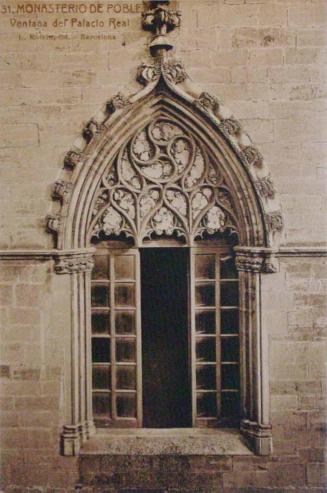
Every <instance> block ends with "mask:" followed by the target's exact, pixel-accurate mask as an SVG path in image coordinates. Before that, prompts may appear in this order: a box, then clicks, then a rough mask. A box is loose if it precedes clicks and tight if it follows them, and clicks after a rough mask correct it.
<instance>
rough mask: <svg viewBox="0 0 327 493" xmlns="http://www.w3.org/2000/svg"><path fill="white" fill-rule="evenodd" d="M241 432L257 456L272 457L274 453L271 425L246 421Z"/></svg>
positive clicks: (242, 423) (242, 424) (243, 422)
mask: <svg viewBox="0 0 327 493" xmlns="http://www.w3.org/2000/svg"><path fill="white" fill-rule="evenodd" d="M241 432H242V434H243V435H244V437H245V438H246V439H247V441H248V443H249V445H250V447H251V450H253V452H254V453H255V454H256V455H271V454H272V451H273V446H272V434H271V426H270V425H260V424H258V423H255V422H253V421H249V420H247V419H244V420H243V421H242V422H241Z"/></svg>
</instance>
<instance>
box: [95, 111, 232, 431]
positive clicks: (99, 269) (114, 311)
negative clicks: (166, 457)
mask: <svg viewBox="0 0 327 493" xmlns="http://www.w3.org/2000/svg"><path fill="white" fill-rule="evenodd" d="M236 224H237V219H236V214H235V213H234V211H233V203H232V199H231V197H230V195H229V192H228V188H227V186H226V184H225V182H224V180H223V178H222V176H221V173H220V170H219V163H217V162H215V161H214V160H212V159H210V157H209V155H208V154H207V153H206V152H205V151H204V149H203V147H202V146H201V145H200V143H199V142H197V140H196V139H195V138H194V137H193V136H192V134H191V133H190V132H188V131H186V130H185V129H184V128H183V127H182V126H181V125H180V124H177V123H176V122H174V121H173V120H171V119H170V120H169V119H168V118H158V119H156V120H154V121H153V122H151V123H150V124H148V125H147V126H146V127H145V128H144V129H142V130H141V131H139V132H138V133H137V134H136V135H135V137H133V138H132V139H131V140H130V141H129V142H128V143H127V144H126V145H125V146H123V148H122V149H121V150H120V152H119V154H118V156H117V157H116V159H115V160H114V163H113V165H111V166H110V167H109V168H108V170H107V172H106V173H105V174H104V177H103V179H102V182H101V184H100V186H99V187H98V190H97V193H96V197H95V199H94V210H93V218H92V220H91V227H90V231H91V238H92V241H93V242H94V243H95V244H97V250H96V255H95V267H94V270H93V274H92V287H91V289H92V296H91V301H92V375H93V384H92V385H93V388H92V395H93V412H94V417H95V421H96V424H98V426H117V427H121V426H123V427H126V426H130V427H135V426H149V427H150V426H152V427H178V426H181V427H187V426H200V427H203V426H217V425H219V424H220V423H224V422H226V421H227V422H232V421H233V419H234V420H235V419H237V418H238V417H239V409H240V384H239V382H240V377H239V366H240V365H239V327H238V326H239V322H238V320H239V316H238V306H239V303H238V275H237V271H236V269H235V265H234V260H233V253H232V249H231V248H230V247H229V246H228V241H229V242H230V244H232V243H233V242H234V243H235V238H234V237H235V231H236ZM123 237H125V238H126V239H128V240H129V242H130V243H131V244H133V245H134V248H125V250H124V249H123V248H121V249H117V248H116V249H115V248H114V247H113V246H112V245H114V244H115V241H114V239H115V238H116V239H117V238H120V240H122V238H123ZM211 237H212V238H213V242H211V241H210V238H211ZM108 240H109V241H108ZM121 243H122V241H121ZM224 243H226V244H225V245H224ZM110 245H111V248H110ZM135 245H138V246H139V249H136V248H135ZM154 245H155V246H156V248H153V246H154ZM168 245H170V247H171V248H167V247H168ZM151 247H152V248H151ZM162 247H166V248H162ZM177 247H184V248H177ZM183 265H184V267H182V266H183ZM169 273H170V276H169ZM177 287H178V288H177ZM142 374H143V379H142ZM151 381H152V382H151ZM143 382H144V385H143ZM158 403H160V405H158Z"/></svg>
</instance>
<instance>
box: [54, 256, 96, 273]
mask: <svg viewBox="0 0 327 493" xmlns="http://www.w3.org/2000/svg"><path fill="white" fill-rule="evenodd" d="M93 266H94V260H93V256H92V255H91V254H76V255H75V256H74V255H61V256H57V257H55V271H56V273H57V274H74V273H77V272H89V271H91V270H92V269H93Z"/></svg>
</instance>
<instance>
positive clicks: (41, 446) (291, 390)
mask: <svg viewBox="0 0 327 493" xmlns="http://www.w3.org/2000/svg"><path fill="white" fill-rule="evenodd" d="M134 4H137V3H136V2H134V3H133V5H134ZM6 5H11V6H12V8H14V6H15V5H17V4H16V3H15V2H13V1H10V2H9V1H8V2H7V3H6ZM117 5H118V4H117ZM180 8H181V10H182V28H181V30H179V31H178V32H177V33H176V32H175V33H173V34H172V38H173V39H174V40H175V41H176V44H177V46H178V48H177V52H178V53H177V54H178V56H180V57H181V58H182V59H183V60H184V62H185V65H186V68H187V71H188V73H189V75H190V76H191V77H192V79H193V80H194V81H195V82H198V83H199V84H201V85H202V87H203V90H206V91H208V92H210V93H213V94H215V95H217V96H218V98H222V99H224V101H225V102H226V104H227V105H228V106H229V107H230V108H231V109H232V110H233V112H234V113H235V116H236V117H237V118H238V119H239V120H241V122H242V124H243V125H244V127H245V128H246V129H247V130H248V131H249V133H250V135H251V137H252V139H253V140H254V142H255V143H256V144H257V145H258V147H259V149H260V151H261V152H262V154H263V155H264V157H265V160H266V161H267V163H268V164H269V166H270V168H271V171H272V174H273V178H274V181H275V183H276V187H277V189H278V191H279V192H280V195H281V202H282V207H283V213H284V217H285V223H286V231H285V240H284V243H285V246H287V247H290V246H292V247H301V248H302V250H300V253H298V254H297V255H294V253H293V254H291V253H289V250H285V252H284V253H283V255H282V256H281V257H280V271H279V273H278V274H273V275H270V276H265V277H264V278H263V304H264V307H265V310H264V318H265V325H266V326H267V327H269V334H268V336H269V349H270V376H271V387H270V388H271V412H272V423H273V438H274V453H273V456H271V457H266V458H264V457H246V458H240V457H239V458H237V457H234V458H231V457H225V458H221V459H220V460H218V459H217V458H213V459H211V461H210V459H207V460H205V459H203V458H198V460H195V459H194V458H193V459H192V460H190V459H188V458H175V459H174V458H171V459H169V460H166V462H165V461H164V460H162V461H161V462H160V460H159V459H153V460H152V461H151V460H150V459H144V460H143V462H142V460H134V462H133V461H128V460H127V458H125V459H124V460H125V462H124V463H123V466H124V467H125V466H126V464H129V467H130V475H129V477H128V478H127V479H126V478H125V479H124V480H121V481H119V480H116V482H113V483H112V484H113V485H114V484H116V486H117V487H116V486H115V487H114V486H112V488H111V489H110V487H109V486H108V485H107V490H108V492H112V493H113V492H115V493H116V491H118V490H119V489H120V490H121V491H124V492H125V493H127V492H133V493H134V491H135V492H136V491H139V492H141V491H145V490H146V491H149V492H150V491H153V492H154V491H158V492H159V491H160V492H161V491H165V490H167V489H169V490H170V491H174V492H175V493H177V492H180V491H181V492H189V493H191V492H193V493H195V492H200V491H204V492H205V493H214V492H216V491H217V492H218V491H230V492H231V493H232V492H242V493H243V492H244V491H252V492H257V491H262V492H264V491H273V492H276V493H277V492H281V491H296V492H299V493H301V492H302V491H303V492H304V491H307V492H311V491H312V492H323V491H325V488H326V485H327V477H326V467H325V464H324V448H325V443H326V442H325V439H326V422H325V416H326V402H325V396H326V356H325V355H326V354H327V344H326V341H327V333H326V320H327V306H326V284H327V259H326V258H323V255H325V256H326V249H323V248H322V247H323V246H324V245H325V244H326V235H327V220H326V217H327V215H326V204H327V200H326V183H327V167H326V156H327V147H326V140H327V138H326V132H325V129H326V127H327V114H326V108H327V104H326V101H327V88H326V85H324V79H325V77H324V76H325V74H326V68H325V64H326V62H327V57H326V53H327V52H326V38H327V35H326V25H327V8H326V2H325V1H315V0H312V1H306V0H225V1H223V0H215V1H210V0H201V2H198V1H196V0H183V1H181V2H180ZM67 17H68V18H70V17H73V16H72V15H68V16H67V15H65V14H60V15H53V14H47V15H45V14H44V15H42V14H39V15H38V16H36V15H34V16H33V15H31V14H27V13H26V14H21V13H20V14H18V15H13V14H9V13H2V14H1V15H0V32H1V34H0V36H1V40H2V43H1V55H0V78H1V89H0V102H1V116H2V121H3V124H2V126H1V133H2V138H1V139H0V156H1V159H0V166H1V183H2V191H1V211H2V219H1V230H0V231H1V232H0V242H1V244H0V247H1V248H2V249H4V250H13V249H14V250H30V251H31V250H46V249H49V248H52V247H53V246H54V245H53V240H52V237H51V236H50V235H48V234H47V233H46V232H45V216H46V214H47V213H48V212H49V211H50V210H51V209H52V207H53V205H52V200H51V187H52V184H53V182H54V181H55V180H56V178H57V177H58V174H59V171H60V170H61V168H62V165H63V159H64V156H65V154H66V152H67V150H69V149H70V147H71V145H72V143H73V142H74V140H75V138H76V137H77V136H78V135H80V133H81V130H82V129H83V127H84V125H85V123H86V122H87V121H88V120H89V119H90V117H92V116H93V115H94V114H95V113H96V112H97V111H98V110H99V108H100V107H102V105H103V104H104V103H105V102H106V101H107V100H108V99H110V97H111V96H113V95H114V94H116V93H117V92H119V91H120V92H123V93H125V94H130V93H131V92H133V91H136V90H137V89H138V87H139V86H138V84H137V82H136V81H135V73H136V69H137V67H138V65H139V64H140V63H141V62H142V61H144V60H145V59H146V57H147V42H148V39H149V36H148V34H147V33H145V32H143V31H142V30H141V29H140V14H139V13H135V14H131V13H122V14H118V13H112V12H111V13H110V17H111V18H113V19H115V20H116V21H119V20H121V21H123V22H125V21H127V20H128V21H129V22H128V25H127V26H126V27H125V26H124V25H120V26H118V24H117V22H116V24H114V23H112V25H111V27H110V29H108V30H106V29H103V30H101V29H100V30H99V29H87V28H79V27H76V26H74V27H73V28H69V29H66V30H65V29H58V28H54V27H51V25H50V24H51V23H52V22H53V20H54V19H56V18H57V19H58V20H63V19H65V18H67ZM80 17H81V16H80ZM95 17H99V16H95ZM13 18H15V19H16V24H15V26H13V25H11V23H10V19H13ZM82 18H83V19H85V20H87V19H89V20H92V19H93V18H94V17H92V15H91V14H90V15H83V16H82ZM100 18H101V16H100ZM29 20H32V21H37V20H44V21H46V22H48V27H47V28H43V29H41V30H40V29H39V30H38V29H36V28H35V27H21V28H19V27H17V26H18V21H19V22H21V21H29ZM114 25H115V26H116V27H114ZM102 32H103V34H106V35H108V33H109V34H110V35H111V36H112V39H106V40H101V39H96V40H94V39H81V34H91V35H98V34H99V33H102ZM42 34H43V35H46V34H53V35H54V36H57V38H52V39H46V37H45V36H42ZM59 34H61V38H60V36H59ZM66 34H67V36H66ZM43 38H45V39H43ZM318 247H321V248H320V249H319V248H318ZM312 248H315V250H314V251H313V253H310V249H312ZM287 251H288V253H287ZM311 251H312V250H311ZM301 252H302V253H301ZM2 257H3V256H2ZM68 282H69V280H68V279H67V278H66V277H65V276H56V275H55V274H54V273H53V263H52V260H51V259H50V258H48V259H46V258H44V257H42V258H41V257H40V258H38V257H37V255H33V253H32V252H31V253H30V255H29V257H28V258H26V256H25V257H24V256H21V254H16V256H13V257H11V258H10V259H8V258H2V260H1V274H0V304H1V309H0V310H1V322H2V328H1V350H0V351H1V355H0V356H1V359H0V364H1V367H0V370H1V373H0V385H1V387H0V389H1V392H0V394H1V397H0V403H1V424H2V430H1V446H2V453H1V458H2V463H3V465H2V471H1V472H2V479H1V480H2V482H3V489H4V491H5V492H6V493H7V492H8V493H14V492H15V493H22V492H29V493H32V492H33V493H36V492H38V493H41V492H42V493H44V492H47V493H50V492H56V493H66V492H68V491H74V488H75V485H77V484H79V482H80V480H81V477H80V475H79V469H78V467H79V466H78V459H76V458H69V457H62V456H60V454H59V433H60V431H61V426H62V424H63V422H64V415H65V413H66V409H65V402H66V399H64V396H65V393H66V392H67V389H66V388H65V385H64V382H65V381H67V379H65V375H64V372H65V368H66V367H67V362H69V360H70V351H69V340H70V334H69V333H68V332H69V331H68V330H67V327H69V317H70V314H69V312H70V305H69V300H67V297H66V296H65V292H67V289H69V288H68V284H67V283H68ZM156 461H157V462H156ZM93 466H94V469H92V467H93ZM93 466H92V465H91V466H90V464H89V465H84V466H82V472H83V467H86V468H89V469H90V468H91V470H97V469H96V468H97V467H98V465H97V464H93ZM99 467H100V466H99ZM105 467H109V468H110V467H112V464H109V465H108V464H107V465H106V466H105ZM115 467H116V474H118V476H117V477H118V478H119V474H122V469H121V468H122V465H121V463H119V460H118V459H116V466H115ZM144 470H148V471H149V473H148V474H145V473H144ZM185 470H187V471H189V472H190V475H189V476H185ZM176 471H177V472H176ZM178 471H180V472H178ZM141 472H142V474H141ZM189 478H193V479H192V481H189ZM188 481H189V484H188ZM128 488H129V489H128ZM133 488H134V489H133ZM137 488H139V489H138V490H137ZM107 490H105V487H104V486H103V485H102V486H101V485H100V486H99V489H98V490H97V491H101V492H104V491H107ZM82 491H85V493H86V492H89V491H90V489H88V487H87V486H86V485H84V486H82Z"/></svg>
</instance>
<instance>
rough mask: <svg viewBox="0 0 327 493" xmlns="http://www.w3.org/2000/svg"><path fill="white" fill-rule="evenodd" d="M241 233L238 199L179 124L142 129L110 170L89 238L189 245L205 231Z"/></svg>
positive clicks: (163, 122) (97, 201)
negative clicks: (170, 239)
mask: <svg viewBox="0 0 327 493" xmlns="http://www.w3.org/2000/svg"><path fill="white" fill-rule="evenodd" d="M227 229H228V230H229V231H234V232H235V231H237V218H236V214H235V211H234V207H233V201H232V198H231V196H230V193H229V191H228V188H227V186H226V184H225V182H224V179H223V177H222V176H221V173H220V171H219V167H218V166H217V165H216V164H213V162H212V161H211V160H210V159H209V157H208V156H207V154H206V153H205V152H204V150H203V148H202V146H201V145H200V144H199V143H198V142H197V141H196V140H195V139H194V138H193V136H192V135H191V134H190V133H189V132H187V131H186V130H184V129H183V128H182V126H180V125H179V124H178V123H176V122H175V121H171V120H169V119H167V118H163V117H162V118H158V119H157V120H155V121H153V122H152V123H150V124H149V125H147V126H146V127H145V128H144V129H142V130H141V131H139V132H138V133H137V134H136V135H135V136H134V137H133V138H132V139H131V140H130V142H128V144H127V145H125V146H124V147H123V148H122V149H121V151H120V152H119V155H118V156H117V158H116V159H115V161H114V163H113V165H111V166H110V167H108V170H107V172H106V173H105V174H104V176H103V178H102V181H101V184H100V186H99V188H98V191H97V195H96V199H95V201H94V205H93V214H92V221H91V225H90V237H91V238H99V237H100V236H103V235H104V236H105V237H109V236H119V235H121V234H125V235H126V236H127V237H132V238H134V241H135V243H136V244H137V245H141V244H142V242H143V241H144V240H145V239H151V238H153V237H154V236H155V235H157V236H172V235H175V236H177V237H179V238H182V239H183V240H184V241H185V242H186V243H187V244H191V243H192V241H193V240H195V239H197V238H201V237H202V236H203V235H204V234H205V233H207V234H210V235H211V234H214V233H216V232H224V231H225V230H227Z"/></svg>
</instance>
